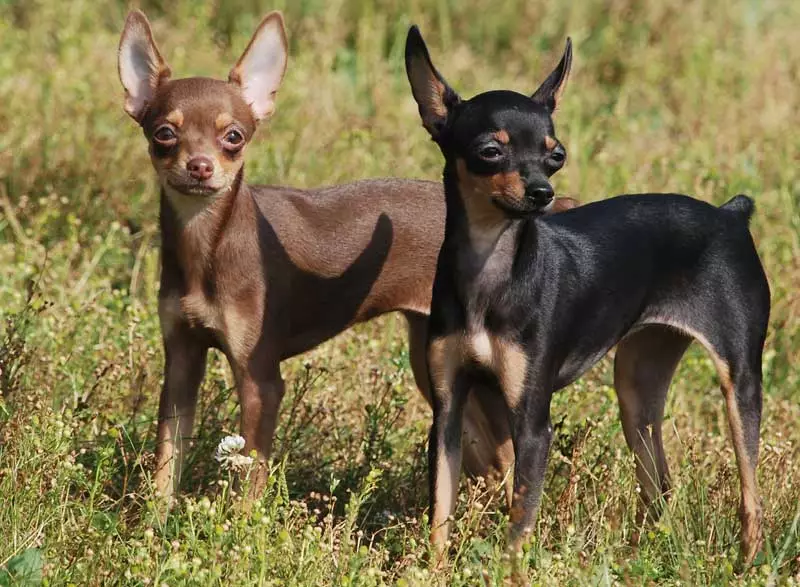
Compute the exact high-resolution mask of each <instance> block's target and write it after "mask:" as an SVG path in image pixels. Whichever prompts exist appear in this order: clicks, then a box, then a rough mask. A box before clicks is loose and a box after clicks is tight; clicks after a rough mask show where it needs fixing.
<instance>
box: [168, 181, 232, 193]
mask: <svg viewBox="0 0 800 587" xmlns="http://www.w3.org/2000/svg"><path fill="white" fill-rule="evenodd" d="M166 183H167V185H168V186H169V187H170V188H172V189H173V190H175V191H176V192H180V193H182V194H186V195H187V196H213V195H214V194H216V193H217V192H219V191H220V190H221V189H222V188H220V187H217V186H214V185H210V184H208V183H205V182H202V181H176V180H174V179H167V180H166Z"/></svg>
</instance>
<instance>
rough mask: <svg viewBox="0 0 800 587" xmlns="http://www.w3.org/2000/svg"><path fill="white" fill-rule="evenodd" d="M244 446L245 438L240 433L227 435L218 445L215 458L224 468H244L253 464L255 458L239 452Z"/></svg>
mask: <svg viewBox="0 0 800 587" xmlns="http://www.w3.org/2000/svg"><path fill="white" fill-rule="evenodd" d="M243 448H244V438H242V437H241V436H238V435H233V436H226V437H225V438H223V439H222V440H221V441H220V443H219V445H218V446H217V452H216V454H215V455H214V458H215V459H217V461H218V462H219V464H220V466H221V467H222V468H223V469H231V470H237V471H238V470H244V469H247V468H248V467H249V466H250V465H252V464H253V458H252V457H248V456H245V455H243V454H239V451H240V450H242V449H243Z"/></svg>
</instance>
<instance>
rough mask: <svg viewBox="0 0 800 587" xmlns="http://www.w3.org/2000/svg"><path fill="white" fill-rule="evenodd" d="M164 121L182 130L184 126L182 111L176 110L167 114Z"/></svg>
mask: <svg viewBox="0 0 800 587" xmlns="http://www.w3.org/2000/svg"><path fill="white" fill-rule="evenodd" d="M164 120H166V121H167V122H169V123H170V124H174V125H175V126H176V127H178V128H180V127H181V126H183V112H182V111H181V110H180V109H178V108H176V109H175V110H173V111H172V112H170V113H169V114H167V115H166V116H165V117H164Z"/></svg>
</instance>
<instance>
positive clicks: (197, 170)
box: [186, 156, 214, 181]
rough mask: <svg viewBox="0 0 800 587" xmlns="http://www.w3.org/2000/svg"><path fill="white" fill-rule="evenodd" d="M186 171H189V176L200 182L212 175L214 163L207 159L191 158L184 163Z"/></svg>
mask: <svg viewBox="0 0 800 587" xmlns="http://www.w3.org/2000/svg"><path fill="white" fill-rule="evenodd" d="M186 169H187V170H188V171H189V175H191V176H192V177H193V178H195V179H199V180H201V181H205V180H206V179H208V178H209V177H211V176H212V175H214V163H212V162H211V159H209V158H208V157H202V156H200V157H192V158H191V159H189V161H188V163H186Z"/></svg>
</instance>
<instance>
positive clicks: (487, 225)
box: [456, 159, 525, 249]
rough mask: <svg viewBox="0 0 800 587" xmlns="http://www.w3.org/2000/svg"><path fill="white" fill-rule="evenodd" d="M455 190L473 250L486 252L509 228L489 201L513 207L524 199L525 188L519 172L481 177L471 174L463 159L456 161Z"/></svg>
mask: <svg viewBox="0 0 800 587" xmlns="http://www.w3.org/2000/svg"><path fill="white" fill-rule="evenodd" d="M456 171H457V173H458V190H459V193H460V195H461V199H462V201H463V202H464V209H465V211H466V213H467V220H468V222H469V235H470V241H471V242H472V245H473V246H474V247H475V248H476V249H486V248H487V247H491V246H492V245H494V243H495V242H496V241H497V238H498V237H499V235H500V233H501V232H502V231H503V230H504V229H505V228H506V227H507V226H508V222H509V220H508V217H507V216H506V215H505V214H504V213H503V211H502V210H500V209H499V208H498V207H497V206H496V205H495V204H494V203H492V198H497V199H498V200H505V201H506V202H508V203H510V204H511V205H512V206H513V205H514V203H520V202H521V200H522V198H524V196H525V186H524V185H523V184H522V179H521V178H520V176H519V173H516V172H512V173H498V174H495V175H492V176H481V175H475V174H473V173H470V172H469V170H468V169H467V164H466V163H465V162H464V160H463V159H459V160H458V161H457V162H456Z"/></svg>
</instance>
